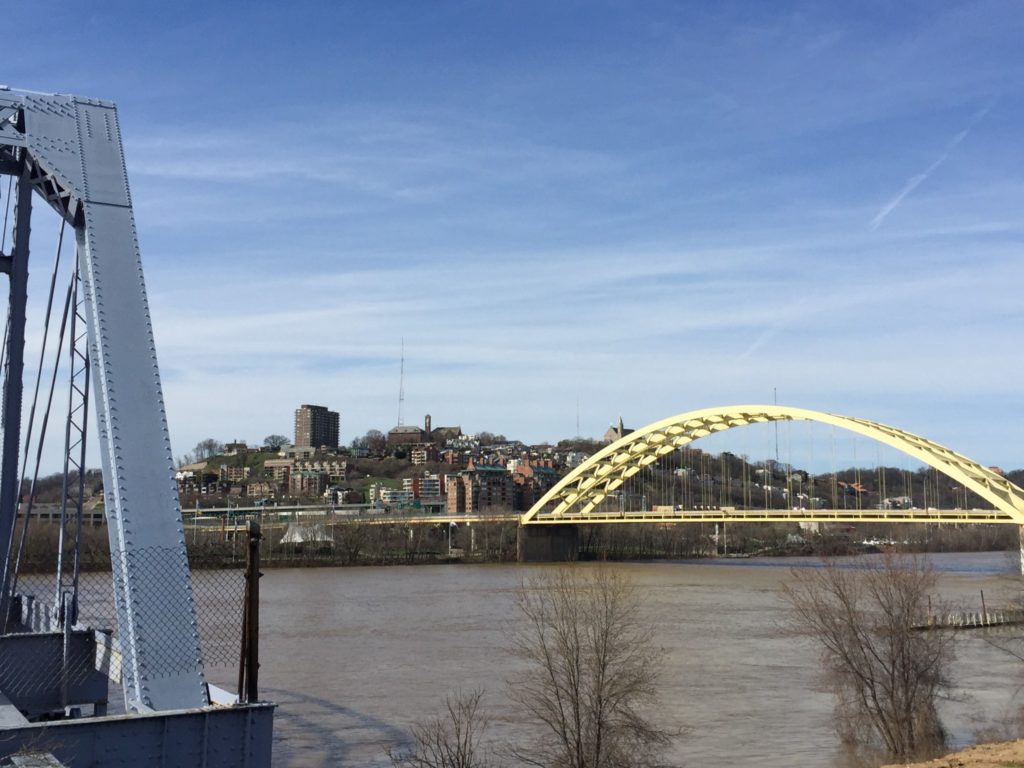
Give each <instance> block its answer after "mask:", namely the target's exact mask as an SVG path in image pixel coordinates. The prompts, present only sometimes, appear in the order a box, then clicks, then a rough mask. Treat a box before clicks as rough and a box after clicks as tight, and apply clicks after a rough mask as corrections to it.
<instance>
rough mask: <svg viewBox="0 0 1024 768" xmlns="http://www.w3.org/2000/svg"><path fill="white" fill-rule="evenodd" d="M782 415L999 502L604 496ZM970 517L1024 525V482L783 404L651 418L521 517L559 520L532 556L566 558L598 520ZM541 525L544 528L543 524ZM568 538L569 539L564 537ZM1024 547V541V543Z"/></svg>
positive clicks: (889, 430) (886, 432)
mask: <svg viewBox="0 0 1024 768" xmlns="http://www.w3.org/2000/svg"><path fill="white" fill-rule="evenodd" d="M778 421H813V422H819V423H821V424H827V425H831V426H834V427H839V428H841V429H845V430H848V431H850V432H853V433H856V434H858V435H863V436H864V437H868V438H871V439H873V440H876V441H878V442H880V443H883V444H885V445H888V446H891V447H892V448H895V449H896V450H898V451H901V452H902V453H904V454H906V455H908V456H910V457H911V458H913V459H916V460H918V461H920V462H922V463H924V464H926V465H927V466H929V467H933V468H934V469H936V470H937V471H938V472H941V473H942V474H944V475H946V476H947V477H949V478H950V479H952V480H954V481H955V482H957V483H959V484H961V485H962V486H963V487H964V488H965V489H967V490H968V491H971V492H973V493H975V494H977V495H978V496H979V497H981V498H982V499H984V500H985V501H986V502H988V503H990V504H991V505H992V508H991V509H936V508H927V509H802V508H791V509H736V508H733V507H720V508H716V509H698V510H692V509H677V508H674V507H660V508H658V509H655V510H640V511H631V512H627V511H619V510H615V509H609V508H608V507H609V506H610V505H602V502H603V501H604V500H605V499H606V498H608V497H609V495H610V494H613V493H614V492H615V491H617V490H618V489H619V488H620V487H621V486H622V485H623V483H625V482H626V480H628V479H629V478H630V477H632V476H633V475H636V474H637V473H638V472H640V470H641V469H643V468H644V467H645V466H648V465H650V464H653V463H654V462H656V461H657V460H658V459H660V458H662V457H664V456H667V455H668V454H671V453H672V452H673V451H675V450H677V449H679V448H682V447H685V446H687V445H689V444H690V443H692V442H693V441H694V440H698V439H700V438H702V437H707V436H708V435H712V434H715V433H717V432H723V431H725V430H727V429H733V428H734V427H743V426H748V425H750V424H762V423H769V422H778ZM698 521H704V522H755V521H756V522H867V521H888V522H904V523H921V522H926V523H927V522H961V523H963V522H967V523H1012V524H1017V525H1024V490H1022V489H1020V488H1019V487H1017V486H1016V485H1014V484H1013V483H1011V482H1010V481H1009V480H1007V479H1006V478H1005V477H1003V476H1002V475H1000V474H998V473H996V472H994V471H992V470H991V469H989V468H987V467H984V466H982V465H980V464H978V463H977V462H975V461H972V460H971V459H969V458H967V457H966V456H963V455H961V454H959V453H957V452H955V451H953V450H951V449H949V448H946V447H945V446H942V445H939V444H938V443H934V442H932V441H931V440H927V439H925V438H923V437H920V436H919V435H915V434H912V433H910V432H906V431H904V430H902V429H897V428H896V427H890V426H887V425H885V424H879V423H877V422H873V421H868V420H867V419H859V418H855V417H852V416H841V415H838V414H834V413H824V412H821V411H812V410H808V409H805V408H792V407H788V406H779V405H735V406H726V407H719V408H704V409H701V410H697V411H688V412H686V413H681V414H679V415H677V416H672V417H670V418H668V419H663V420H661V421H658V422H655V423H653V424H649V425H647V426H646V427H643V428H641V429H638V430H636V431H634V432H631V433H630V434H628V435H626V436H625V437H622V438H621V439H619V440H617V441H615V442H614V443H612V444H610V445H608V446H606V447H605V448H604V449H602V450H601V451H599V452H598V453H596V454H594V455H593V456H592V457H590V459H589V460H588V461H587V462H585V463H584V464H581V465H580V466H578V467H576V468H575V469H574V470H573V471H572V472H570V473H569V474H568V475H566V476H565V477H563V478H562V479H561V480H560V481H559V482H558V483H557V484H556V485H555V486H554V487H553V488H551V490H550V491H548V492H547V493H546V494H545V495H544V496H543V497H542V498H541V499H540V500H539V501H538V502H537V503H536V504H535V505H534V506H533V507H532V508H531V509H530V510H529V511H528V512H526V513H525V514H524V515H523V516H522V517H521V518H520V523H521V525H522V526H523V528H524V529H527V528H528V527H532V526H538V527H539V526H552V527H553V530H552V534H554V527H558V528H561V530H562V531H565V533H563V534H562V535H561V536H559V535H548V536H544V535H531V534H530V533H529V532H527V531H526V530H524V534H525V535H524V537H523V539H524V540H525V541H526V545H525V546H524V547H521V554H522V553H523V550H525V551H526V554H525V556H524V557H525V559H545V558H547V557H553V558H554V559H561V558H560V557H559V554H564V552H565V551H566V550H567V549H568V548H571V546H572V541H573V539H574V538H575V537H574V535H572V533H571V528H570V527H571V526H575V525H579V524H595V523H645V522H646V523H675V522H698ZM537 533H538V534H539V533H540V532H539V531H538V532H537ZM560 539H561V540H560ZM1022 554H1024V549H1022Z"/></svg>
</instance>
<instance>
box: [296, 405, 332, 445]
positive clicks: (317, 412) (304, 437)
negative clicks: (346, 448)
mask: <svg viewBox="0 0 1024 768" xmlns="http://www.w3.org/2000/svg"><path fill="white" fill-rule="evenodd" d="M340 423H341V419H340V417H339V415H338V412H337V411H329V410H327V407H326V406H323V405H300V406H299V407H298V408H297V409H296V410H295V447H296V448H335V449H337V447H338V436H339V430H340Z"/></svg>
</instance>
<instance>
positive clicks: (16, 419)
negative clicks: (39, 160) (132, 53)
mask: <svg viewBox="0 0 1024 768" xmlns="http://www.w3.org/2000/svg"><path fill="white" fill-rule="evenodd" d="M31 221H32V184H31V179H30V170H29V168H28V165H27V164H25V165H24V167H23V170H22V172H21V177H20V178H19V180H18V198H17V204H16V207H15V211H14V240H13V244H12V251H11V260H10V274H9V276H10V281H11V282H10V299H9V303H8V310H7V311H8V313H9V336H8V340H7V359H6V361H4V362H6V365H7V370H6V375H5V377H4V382H3V403H2V406H0V408H2V415H0V418H2V421H3V448H2V454H0V557H3V572H2V573H0V626H2V627H6V626H7V618H8V616H7V613H8V606H9V604H10V603H9V600H10V597H11V596H10V595H8V594H7V586H8V579H9V577H10V567H11V543H12V540H13V538H14V525H15V519H16V517H17V513H18V498H19V496H20V494H21V489H20V488H19V487H18V486H19V484H20V483H19V477H18V448H19V445H20V441H21V396H22V388H23V383H22V374H23V369H24V367H25V305H26V303H27V299H28V239H29V233H30V231H31Z"/></svg>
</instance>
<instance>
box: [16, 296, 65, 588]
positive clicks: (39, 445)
mask: <svg viewBox="0 0 1024 768" xmlns="http://www.w3.org/2000/svg"><path fill="white" fill-rule="evenodd" d="M73 278H74V276H72V282H71V283H69V285H68V290H67V295H66V297H65V299H64V312H63V315H62V317H61V323H60V336H59V338H58V342H57V352H56V358H55V360H54V364H53V375H52V376H51V377H50V389H49V393H48V395H47V399H46V409H45V411H44V412H43V421H42V426H41V428H40V430H39V439H38V440H37V442H36V462H35V467H34V469H33V473H32V483H31V485H30V486H29V493H28V502H27V506H26V509H25V515H24V519H23V520H22V528H21V536H20V537H19V542H18V551H17V554H16V556H15V558H14V572H13V574H12V575H11V579H12V581H11V594H13V593H14V591H15V589H16V588H17V584H18V573H19V571H20V568H21V558H22V555H23V554H24V551H25V543H26V541H27V540H28V529H29V523H30V521H31V519H32V509H33V507H34V506H35V498H36V484H37V483H38V481H39V468H40V465H41V463H42V456H43V446H44V444H45V441H46V428H47V425H48V424H49V421H50V410H51V407H52V405H53V393H54V390H55V389H56V386H57V373H58V370H59V368H60V354H61V351H62V350H63V348H64V337H65V331H66V329H67V322H68V309H69V307H70V304H71V292H72V287H73ZM52 303H53V295H52V293H51V295H50V302H49V305H48V306H47V326H49V317H50V313H51V306H50V305H52ZM45 337H46V333H45V332H44V345H45ZM42 367H43V366H42V361H40V367H39V372H38V376H41V374H42ZM38 397H39V381H38V378H37V381H36V391H35V394H34V395H33V398H32V414H33V416H34V415H35V409H36V405H37V400H38ZM29 423H30V424H31V421H30V422H29ZM30 442H31V434H30V435H29V436H28V437H27V438H26V440H25V454H26V455H25V466H23V468H22V476H21V483H22V484H23V483H24V479H25V470H26V469H27V464H28V450H29V445H30ZM20 487H21V486H20V485H19V490H20Z"/></svg>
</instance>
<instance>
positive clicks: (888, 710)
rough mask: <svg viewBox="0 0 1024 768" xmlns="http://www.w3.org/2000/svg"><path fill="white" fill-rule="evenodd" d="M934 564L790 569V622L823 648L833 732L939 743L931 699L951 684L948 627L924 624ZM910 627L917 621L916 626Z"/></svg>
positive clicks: (923, 749) (915, 561)
mask: <svg viewBox="0 0 1024 768" xmlns="http://www.w3.org/2000/svg"><path fill="white" fill-rule="evenodd" d="M935 586H936V576H935V572H934V571H933V570H932V569H931V568H930V567H929V566H928V565H927V564H925V563H924V562H923V561H922V560H920V559H919V558H917V557H914V556H909V555H903V556H887V557H886V558H885V559H884V560H882V561H872V562H862V563H859V564H857V565H856V566H852V567H843V566H842V565H840V564H838V563H837V562H836V561H834V560H833V561H827V562H825V563H824V565H823V567H821V568H811V569H802V570H794V571H793V575H792V580H791V581H790V582H789V583H788V584H787V585H785V586H784V587H783V595H784V596H785V598H786V600H787V601H788V602H789V605H790V606H791V607H792V609H793V617H792V620H791V621H792V624H793V627H794V629H795V630H796V631H798V632H800V633H804V634H807V635H810V636H811V637H813V638H814V639H815V640H817V642H818V644H819V645H820V646H821V649H822V659H823V662H824V670H825V673H826V675H827V676H828V680H829V682H830V683H831V684H832V686H833V689H834V692H835V696H836V726H837V730H838V732H839V735H840V737H841V738H842V739H843V741H844V742H846V743H847V744H848V745H850V746H853V747H857V748H868V749H879V748H880V749H882V750H884V751H885V752H886V753H888V754H889V755H891V756H892V757H895V758H898V759H910V758H913V757H917V756H921V755H926V754H929V753H933V752H937V751H939V750H941V748H942V747H943V745H944V743H945V732H944V730H943V727H942V723H941V722H940V720H939V716H938V713H937V711H936V703H937V701H938V699H939V697H940V696H941V695H943V694H944V693H946V692H947V691H948V690H949V688H950V681H949V677H948V669H949V665H950V663H951V661H952V657H953V636H952V634H951V633H949V632H946V631H942V630H927V631H922V630H921V629H920V627H921V626H922V624H923V623H924V622H925V619H926V616H927V613H928V611H927V605H928V596H929V593H930V592H931V591H932V590H934V588H935ZM915 627H917V629H915Z"/></svg>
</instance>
